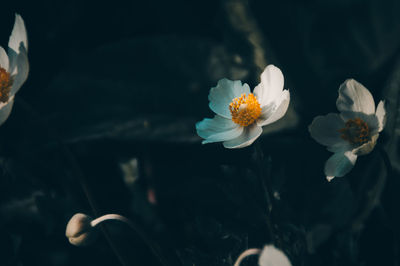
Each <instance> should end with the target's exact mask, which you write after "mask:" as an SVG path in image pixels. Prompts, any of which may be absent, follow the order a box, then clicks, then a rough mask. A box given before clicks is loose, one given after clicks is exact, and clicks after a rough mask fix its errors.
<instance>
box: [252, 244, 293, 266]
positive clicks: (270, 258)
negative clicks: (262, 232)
mask: <svg viewBox="0 0 400 266" xmlns="http://www.w3.org/2000/svg"><path fill="white" fill-rule="evenodd" d="M258 265H259V266H292V264H291V263H290V261H289V259H288V257H287V256H286V255H285V253H283V252H282V251H281V250H279V249H277V248H276V247H274V246H273V245H268V246H265V247H264V249H263V250H262V252H261V255H260V257H259V259H258Z"/></svg>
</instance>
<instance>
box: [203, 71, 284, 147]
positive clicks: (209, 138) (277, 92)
mask: <svg viewBox="0 0 400 266" xmlns="http://www.w3.org/2000/svg"><path fill="white" fill-rule="evenodd" d="M283 85H284V78H283V74H282V72H281V70H280V69H279V68H277V67H275V66H273V65H269V66H267V67H266V68H265V70H264V72H263V73H262V74H261V83H260V84H258V85H257V87H255V89H254V93H250V87H249V85H247V84H246V83H244V84H242V82H241V81H240V80H235V81H232V80H229V79H221V80H220V81H218V84H217V86H216V87H214V88H211V90H210V94H209V96H208V99H209V101H210V104H209V106H210V109H211V110H212V111H214V112H215V113H216V115H215V117H214V118H212V119H209V118H205V119H204V120H203V121H201V122H198V123H197V124H196V130H197V134H198V135H199V136H200V137H202V138H203V139H204V140H203V142H202V143H203V144H206V143H212V142H220V141H222V142H223V145H224V147H225V148H243V147H246V146H249V145H251V144H252V143H253V142H254V141H255V140H256V139H257V138H258V137H259V136H260V135H261V133H262V126H265V125H268V124H271V123H274V122H275V121H277V120H279V119H280V118H282V117H283V116H284V114H285V113H286V111H287V108H288V106H289V102H290V94H289V91H288V90H283Z"/></svg>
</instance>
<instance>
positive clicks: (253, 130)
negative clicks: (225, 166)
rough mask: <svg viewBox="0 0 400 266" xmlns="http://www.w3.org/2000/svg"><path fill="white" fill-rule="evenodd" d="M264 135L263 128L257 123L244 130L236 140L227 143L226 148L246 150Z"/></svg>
mask: <svg viewBox="0 0 400 266" xmlns="http://www.w3.org/2000/svg"><path fill="white" fill-rule="evenodd" d="M261 133H262V128H261V127H260V126H258V125H257V124H256V123H253V124H252V125H250V126H247V127H245V128H244V130H243V132H242V134H241V135H240V136H238V137H237V138H235V139H232V140H228V141H225V142H224V143H223V144H224V147H225V148H228V149H238V148H244V147H247V146H249V145H251V144H252V143H253V142H254V141H255V140H256V139H257V138H258V137H259V136H260V135H261Z"/></svg>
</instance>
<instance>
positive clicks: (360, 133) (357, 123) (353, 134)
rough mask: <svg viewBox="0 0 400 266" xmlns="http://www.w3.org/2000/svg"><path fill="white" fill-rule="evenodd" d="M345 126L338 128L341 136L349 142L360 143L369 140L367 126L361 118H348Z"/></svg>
mask: <svg viewBox="0 0 400 266" xmlns="http://www.w3.org/2000/svg"><path fill="white" fill-rule="evenodd" d="M345 126H346V127H345V128H342V129H340V130H339V132H340V133H341V136H340V137H341V138H342V139H344V140H347V141H348V142H350V143H351V144H357V145H361V144H364V143H366V142H368V141H369V139H370V135H369V127H368V125H367V123H365V122H364V120H362V119H361V118H358V117H357V118H354V119H349V120H348V121H347V122H346V124H345Z"/></svg>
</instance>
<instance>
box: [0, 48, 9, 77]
mask: <svg viewBox="0 0 400 266" xmlns="http://www.w3.org/2000/svg"><path fill="white" fill-rule="evenodd" d="M9 66H10V62H9V61H8V55H7V53H6V51H5V50H4V48H3V47H1V46H0V67H1V68H4V69H5V70H6V71H7V72H8V71H9V70H8V69H9Z"/></svg>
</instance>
